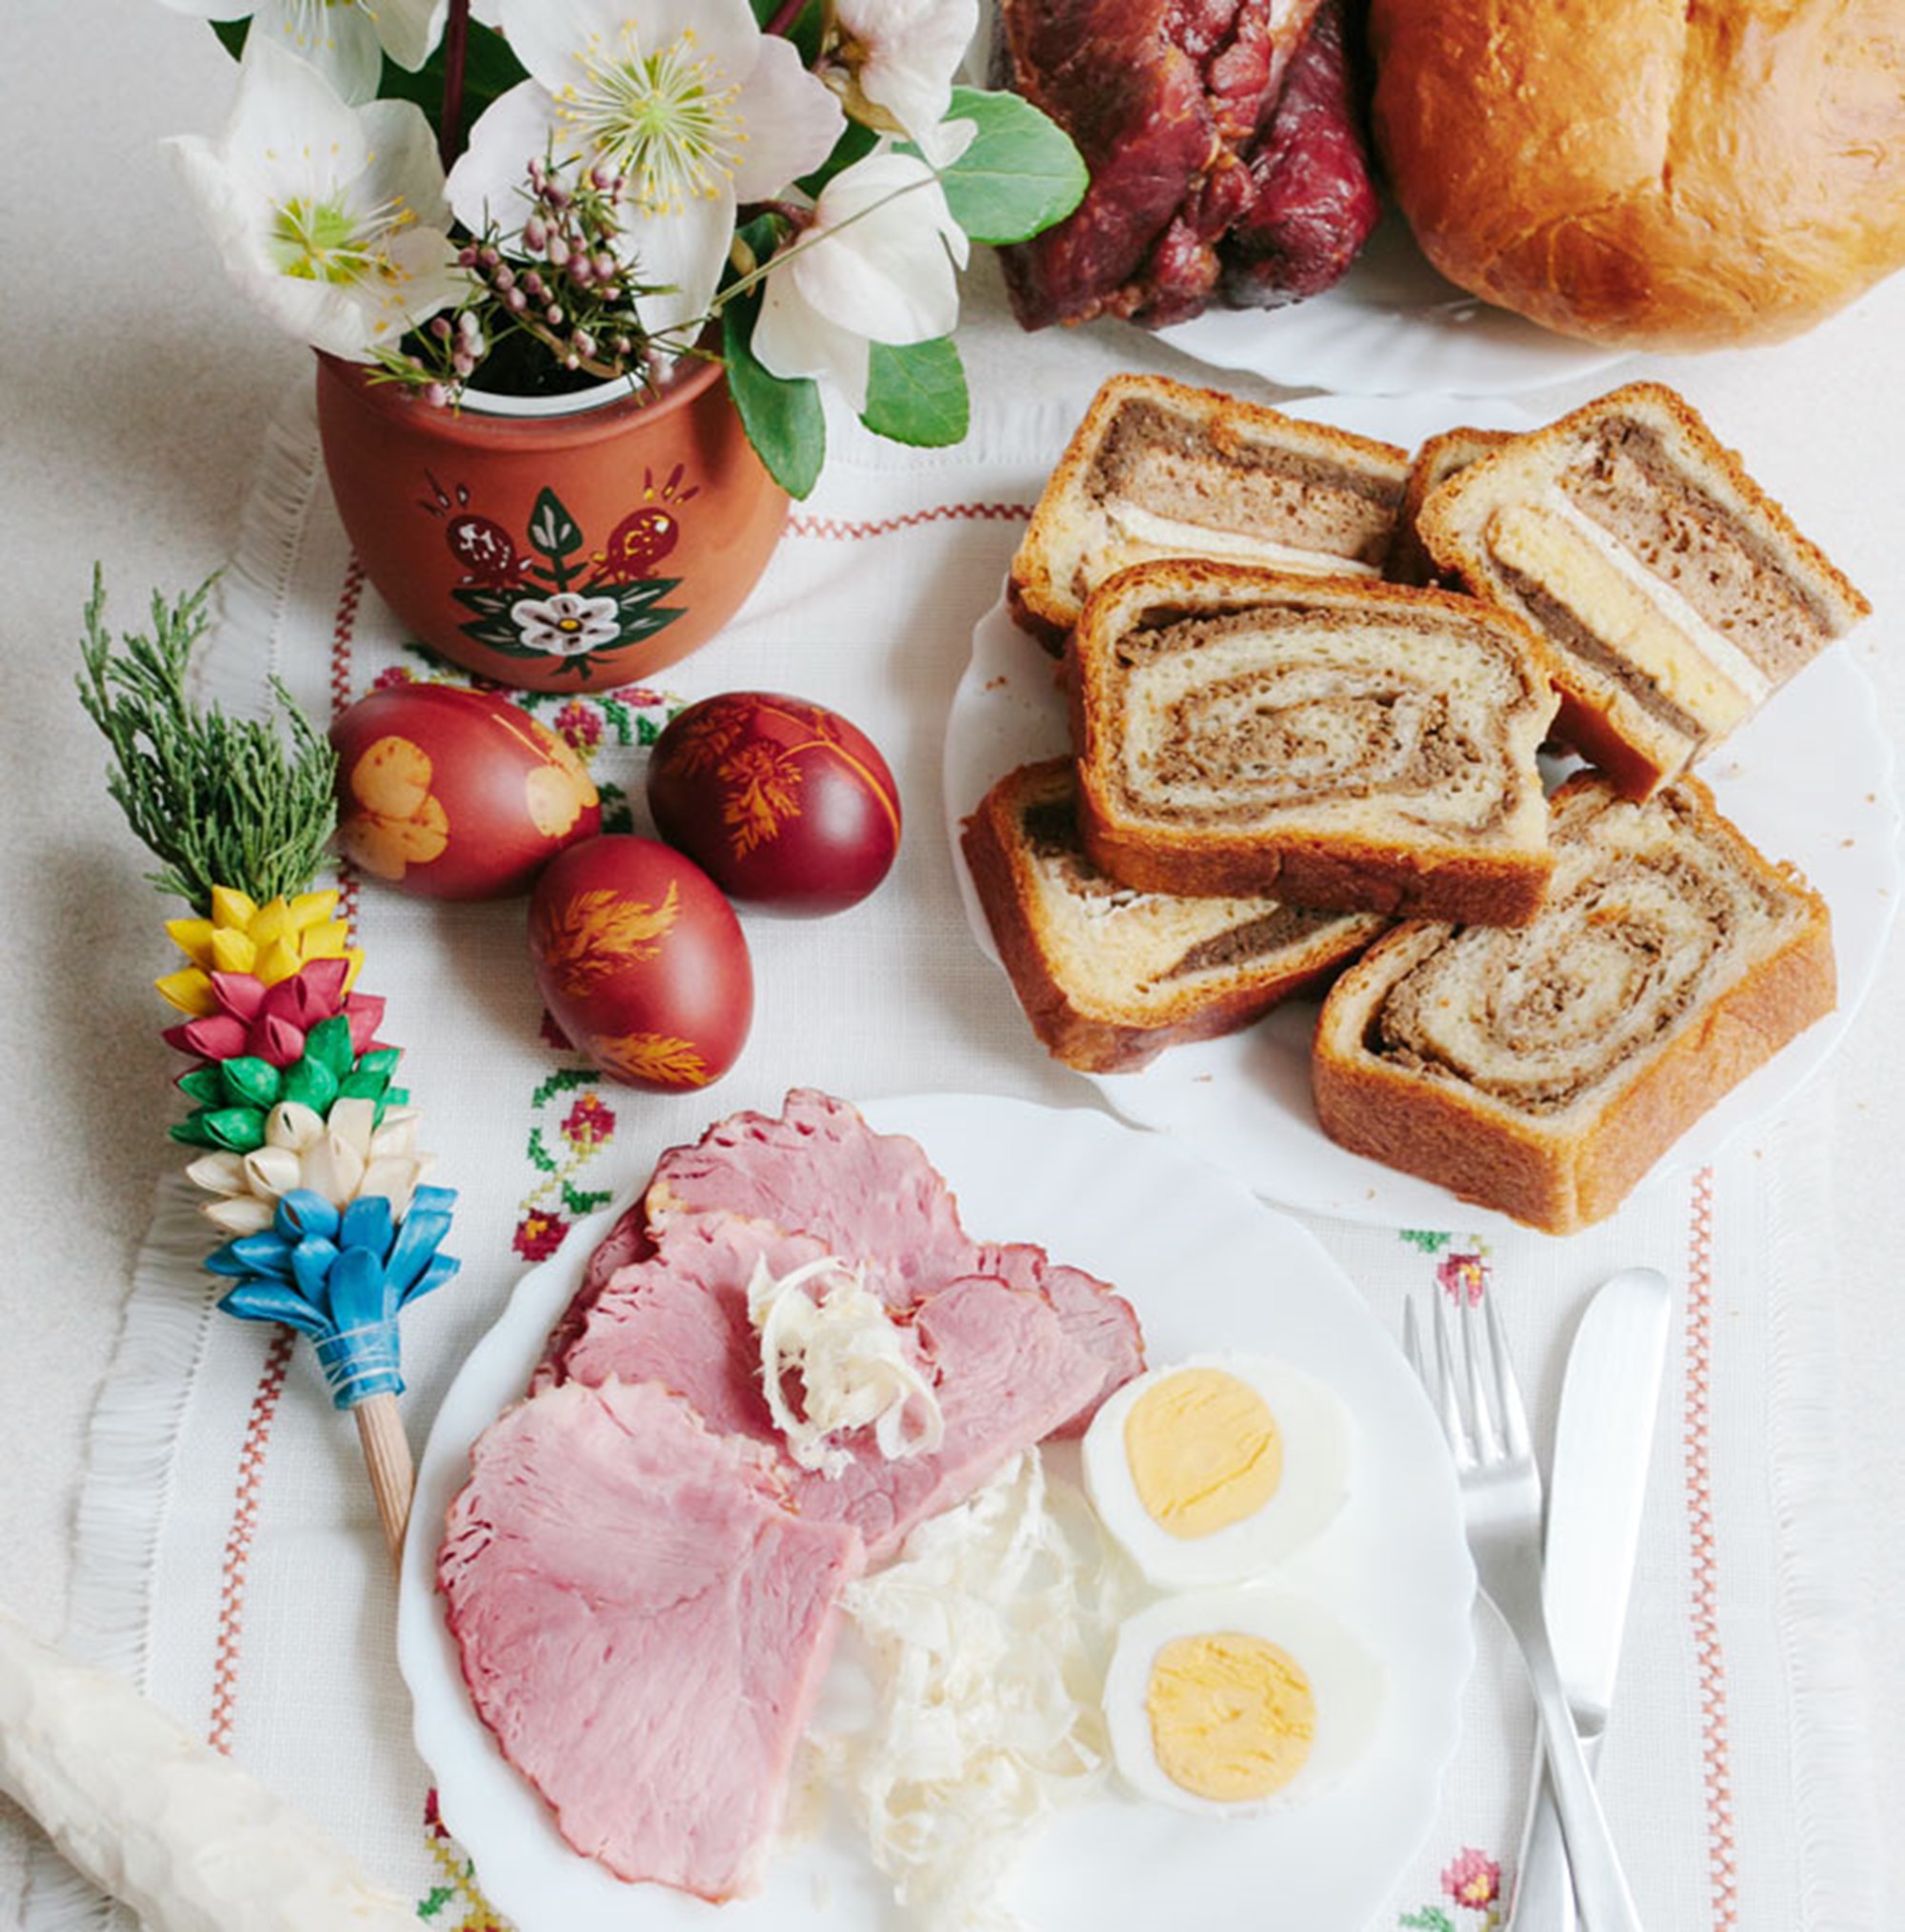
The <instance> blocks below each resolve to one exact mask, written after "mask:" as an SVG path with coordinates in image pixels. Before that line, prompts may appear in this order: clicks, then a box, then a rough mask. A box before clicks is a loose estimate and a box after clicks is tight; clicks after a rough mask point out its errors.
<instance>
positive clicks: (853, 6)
mask: <svg viewBox="0 0 1905 1932" xmlns="http://www.w3.org/2000/svg"><path fill="white" fill-rule="evenodd" d="M834 19H835V21H836V23H837V24H838V26H839V29H840V30H841V32H842V33H844V34H845V35H846V37H847V41H848V46H847V49H846V55H847V59H848V63H849V65H850V66H852V67H853V68H854V69H855V79H856V80H857V82H858V85H859V90H860V92H861V93H862V94H864V95H865V96H866V98H867V99H868V100H869V101H871V102H872V104H873V106H874V107H876V108H881V109H884V110H885V111H886V112H887V113H888V114H889V115H890V116H891V117H892V120H893V122H894V123H895V124H896V126H897V127H898V129H899V130H900V131H902V132H903V133H905V134H906V135H908V136H909V137H910V138H911V139H912V141H913V143H914V144H915V145H916V146H917V147H918V149H919V151H920V152H921V153H923V154H924V155H925V156H926V158H927V159H928V160H929V161H932V162H934V163H936V164H937V165H938V166H941V167H944V166H945V165H946V163H947V162H949V161H952V160H954V159H956V158H957V157H958V155H959V153H960V152H961V151H963V150H964V148H965V146H966V143H967V141H968V140H970V139H971V137H972V133H973V126H972V123H971V122H969V121H958V122H954V123H953V124H952V125H951V126H947V125H946V111H947V109H948V108H950V107H951V106H952V104H953V76H954V75H955V74H956V73H957V72H958V70H959V63H960V61H961V60H963V59H964V58H965V54H966V49H967V47H968V46H969V45H970V44H971V42H972V38H973V33H974V32H975V31H976V30H977V29H978V25H979V0H835V6H834Z"/></svg>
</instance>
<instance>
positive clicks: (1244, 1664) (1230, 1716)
mask: <svg viewBox="0 0 1905 1932" xmlns="http://www.w3.org/2000/svg"><path fill="white" fill-rule="evenodd" d="M1384 1697H1385V1688H1384V1677H1383V1671H1382V1666H1381V1665H1380V1664H1379V1663H1378V1662H1377V1661H1376V1660H1374V1658H1373V1657H1372V1656H1371V1655H1370V1654H1369V1652H1368V1651H1366V1650H1365V1649H1364V1648H1363V1647H1362V1645H1361V1644H1360V1643H1358V1642H1357V1641H1356V1640H1355V1639H1354V1638H1353V1637H1352V1636H1351V1635H1350V1634H1349V1633H1348V1631H1346V1630H1345V1629H1344V1628H1343V1627H1342V1625H1341V1624H1339V1623H1338V1622H1337V1621H1336V1620H1335V1619H1334V1617H1332V1616H1331V1615H1330V1614H1329V1613H1328V1612H1327V1611H1325V1610H1323V1609H1321V1608H1319V1607H1318V1606H1317V1605H1316V1604H1314V1603H1312V1602H1310V1601H1309V1600H1307V1599H1305V1598H1301V1597H1295V1596H1290V1595H1287V1594H1285V1593H1283V1592H1280V1591H1273V1590H1261V1589H1256V1590H1227V1591H1199V1592H1193V1593H1190V1594H1187V1595H1185V1596H1181V1597H1167V1598H1165V1599H1163V1600H1161V1601H1159V1602H1156V1603H1153V1605H1152V1606H1151V1607H1150V1608H1149V1609H1148V1610H1143V1611H1140V1612H1139V1613H1138V1615H1136V1616H1135V1617H1133V1618H1131V1619H1130V1620H1128V1621H1127V1622H1126V1623H1125V1624H1124V1625H1123V1626H1122V1627H1121V1628H1120V1630H1119V1632H1118V1640H1117V1648H1116V1650H1115V1651H1114V1653H1113V1658H1112V1665H1111V1669H1110V1671H1109V1672H1108V1673H1107V1675H1106V1679H1105V1721H1106V1726H1107V1729H1108V1730H1109V1732H1110V1736H1111V1742H1112V1753H1113V1758H1114V1759H1115V1760H1116V1762H1117V1767H1118V1772H1119V1775H1120V1776H1121V1777H1122V1778H1123V1779H1124V1781H1126V1783H1127V1784H1129V1785H1130V1786H1131V1788H1132V1790H1133V1792H1134V1793H1135V1794H1136V1795H1137V1796H1138V1797H1140V1798H1151V1799H1156V1800H1158V1801H1161V1802H1163V1803H1166V1804H1173V1805H1176V1806H1178V1807H1179V1808H1180V1809H1182V1810H1186V1811H1197V1812H1204V1813H1214V1814H1217V1815H1222V1816H1230V1815H1235V1814H1248V1813H1253V1812H1260V1811H1267V1810H1273V1809H1280V1808H1281V1807H1283V1806H1285V1805H1291V1804H1300V1803H1303V1802H1304V1801H1307V1800H1308V1799H1311V1798H1313V1797H1315V1796H1316V1795H1317V1794H1318V1793H1320V1792H1322V1791H1324V1790H1327V1789H1328V1788H1329V1787H1330V1786H1331V1785H1332V1784H1333V1783H1334V1782H1335V1781H1337V1780H1338V1779H1340V1778H1341V1777H1342V1776H1343V1774H1344V1773H1345V1772H1347V1771H1348V1770H1350V1769H1351V1767H1352V1766H1353V1765H1354V1763H1355V1762H1356V1761H1357V1760H1358V1759H1359V1758H1360V1757H1361V1756H1362V1754H1363V1753H1364V1752H1365V1751H1366V1750H1367V1749H1368V1747H1369V1745H1370V1742H1371V1741H1372V1740H1373V1739H1374V1736H1375V1733H1376V1728H1377V1726H1378V1724H1379V1722H1380V1721H1381V1716H1382V1706H1383V1700H1384Z"/></svg>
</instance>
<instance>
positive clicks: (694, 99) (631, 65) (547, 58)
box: [450, 0, 846, 334]
mask: <svg viewBox="0 0 1905 1932" xmlns="http://www.w3.org/2000/svg"><path fill="white" fill-rule="evenodd" d="M502 20H503V30H504V32H505V33H506V34H507V35H508V36H509V41H510V47H511V51H512V52H513V53H514V54H515V55H516V57H517V59H518V60H520V61H521V62H522V64H523V65H524V67H526V68H527V69H528V70H529V71H530V74H531V79H529V80H527V81H525V82H523V84H522V85H521V86H519V87H515V88H512V89H511V91H509V92H508V93H506V94H504V95H503V96H502V98H501V99H499V100H497V101H496V102H494V103H493V104H492V105H491V107H490V109H489V110H488V111H487V112H486V113H485V114H484V115H483V117H482V118H481V119H480V120H479V121H478V122H477V123H476V126H475V128H474V129H473V130H472V131H471V136H470V146H469V149H468V151H466V152H465V154H464V155H463V157H462V159H461V160H459V161H458V162H457V164H456V166H455V167H454V168H453V169H452V170H451V175H450V198H451V204H452V205H453V206H454V208H455V210H456V212H457V215H458V217H459V218H460V219H461V220H462V221H463V222H464V224H465V225H466V226H467V227H469V228H470V229H471V230H472V231H478V232H480V231H482V230H483V229H484V228H485V227H486V226H487V225H488V223H489V222H490V221H491V220H492V219H493V220H494V221H496V222H497V223H498V224H499V225H500V226H501V227H502V228H503V229H504V230H505V231H512V230H513V229H514V228H515V226H516V225H517V221H518V216H517V214H516V211H517V209H518V208H519V207H520V206H521V200H522V187H523V181H524V177H525V174H526V172H527V170H528V167H529V164H530V162H531V159H538V158H540V157H541V156H542V155H543V154H545V153H546V152H548V151H551V147H552V148H553V151H554V153H555V155H556V158H557V160H558V161H559V162H568V161H577V162H580V163H582V164H583V165H585V166H588V167H600V168H604V169H606V170H607V171H609V172H610V173H611V174H612V175H618V176H620V177H621V178H622V180H623V184H624V185H623V190H622V207H621V210H620V213H621V218H622V234H621V237H620V240H619V243H618V250H619V252H620V254H621V257H622V260H623V262H624V264H625V266H626V267H627V268H628V269H629V270H630V272H632V274H634V275H635V276H636V277H637V278H638V279H639V280H640V281H641V282H642V283H644V284H649V285H654V286H657V287H659V288H662V289H664V290H666V291H667V292H665V293H659V294H655V295H651V296H647V297H644V298H643V300H642V303H641V311H642V320H643V323H644V325H645V326H646V327H647V329H648V331H649V332H650V333H651V334H664V333H667V332H670V331H672V330H676V329H679V328H680V327H681V326H682V325H683V324H685V323H691V322H693V321H694V320H696V319H697V318H698V317H700V316H701V315H703V314H705V313H706V312H707V311H708V307H709V304H710V303H711V302H712V299H713V296H714V290H715V285H716V284H717V283H718V282H719V280H720V276H721V268H722V264H723V263H724V262H725V261H726V260H727V258H728V250H729V246H730V244H731V242H732V238H733V231H734V209H735V206H736V204H737V203H738V202H743V201H760V200H763V199H766V198H767V197H769V196H772V195H775V194H778V193H779V192H780V191H782V190H783V189H785V188H786V187H787V186H788V184H789V183H790V182H792V181H794V180H796V179H797V178H798V177H799V176H801V175H803V174H806V173H808V172H809V171H812V169H815V168H817V167H819V165H820V164H821V162H823V161H824V160H825V159H826V158H827V156H828V155H829V154H830V153H832V151H833V144H834V143H835V142H836V141H837V140H838V139H839V137H840V134H841V131H842V130H843V129H844V128H845V126H846V120H845V116H844V115H843V114H842V113H841V111H840V104H839V103H838V102H837V101H836V100H835V99H834V98H833V96H832V94H831V93H830V92H829V91H827V89H826V87H825V86H823V85H822V83H821V82H819V81H818V80H816V79H815V78H814V77H813V75H812V74H811V73H809V72H808V71H807V70H806V68H804V67H803V66H802V65H801V61H800V56H799V54H797V53H796V52H795V51H794V50H793V48H792V46H791V45H790V44H789V43H788V42H787V41H785V40H783V39H781V38H780V37H779V36H778V35H775V34H763V33H762V31H761V30H760V28H759V26H758V25H757V24H756V23H755V20H754V16H753V13H752V10H751V9H750V7H749V5H748V0H502Z"/></svg>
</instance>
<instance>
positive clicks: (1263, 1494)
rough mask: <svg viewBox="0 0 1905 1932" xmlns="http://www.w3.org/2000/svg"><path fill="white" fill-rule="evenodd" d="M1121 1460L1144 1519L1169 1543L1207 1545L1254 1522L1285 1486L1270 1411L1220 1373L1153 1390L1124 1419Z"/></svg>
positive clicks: (1197, 1374)
mask: <svg viewBox="0 0 1905 1932" xmlns="http://www.w3.org/2000/svg"><path fill="white" fill-rule="evenodd" d="M1124 1440H1125V1460H1126V1462H1127V1463H1128V1464H1129V1466H1130V1469H1131V1474H1132V1482H1133V1487H1134V1488H1135V1489H1136V1491H1137V1496H1138V1500H1139V1501H1140V1502H1142V1503H1143V1505H1144V1507H1145V1510H1146V1513H1147V1514H1148V1515H1149V1516H1150V1517H1151V1519H1152V1520H1153V1522H1155V1523H1157V1524H1158V1525H1159V1527H1160V1528H1162V1529H1164V1530H1167V1531H1168V1532H1169V1533H1170V1534H1171V1535H1172V1536H1174V1537H1185V1538H1192V1537H1207V1536H1211V1535H1213V1533H1214V1532H1216V1531H1218V1530H1221V1529H1228V1528H1229V1527H1230V1526H1231V1524H1233V1523H1235V1522H1241V1521H1242V1520H1243V1519H1245V1518H1246V1517H1250V1516H1254V1515H1255V1514H1256V1512H1257V1511H1258V1510H1260V1509H1261V1508H1262V1507H1263V1506H1264V1504H1265V1503H1267V1502H1268V1501H1269V1500H1270V1499H1271V1498H1272V1497H1273V1496H1274V1495H1275V1494H1276V1490H1277V1485H1278V1484H1279V1483H1280V1482H1281V1481H1282V1479H1283V1439H1282V1436H1281V1435H1280V1433H1279V1432H1278V1430H1277V1426H1276V1418H1275V1417H1274V1416H1273V1414H1272V1413H1271V1409H1270V1404H1269V1403H1268V1402H1266V1401H1265V1400H1264V1399H1263V1398H1262V1396H1260V1395H1259V1394H1258V1393H1257V1392H1256V1390H1255V1389H1253V1388H1252V1387H1251V1385H1250V1384H1249V1383H1248V1382H1245V1381H1242V1380H1239V1379H1238V1378H1237V1377H1235V1376H1233V1375H1231V1374H1229V1373H1227V1372H1226V1371H1225V1370H1223V1369H1216V1368H1187V1369H1183V1370H1180V1371H1179V1372H1178V1373H1176V1374H1175V1375H1169V1376H1166V1377H1165V1378H1164V1379H1162V1380H1161V1381H1157V1382H1154V1383H1153V1384H1152V1386H1151V1387H1149V1388H1148V1389H1146V1390H1145V1391H1144V1393H1143V1394H1142V1395H1141V1396H1140V1397H1139V1398H1138V1399H1137V1400H1136V1401H1135V1402H1134V1403H1133V1405H1132V1407H1131V1410H1130V1412H1129V1413H1128V1414H1127V1415H1126V1417H1125V1430H1124Z"/></svg>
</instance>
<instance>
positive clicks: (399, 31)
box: [163, 0, 450, 102]
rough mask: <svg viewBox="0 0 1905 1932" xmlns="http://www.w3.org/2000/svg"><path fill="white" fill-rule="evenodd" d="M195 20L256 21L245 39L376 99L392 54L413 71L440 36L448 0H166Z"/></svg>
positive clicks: (348, 94)
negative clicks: (255, 0)
mask: <svg viewBox="0 0 1905 1932" xmlns="http://www.w3.org/2000/svg"><path fill="white" fill-rule="evenodd" d="M163 4H164V5H165V6H168V7H170V8H171V9H172V10H173V11H174V12H178V13H190V14H191V16H192V17H193V18H194V19H197V20H243V19H245V18H247V17H248V16H249V17H250V19H251V40H249V41H248V42H247V43H246V45H247V48H248V50H249V48H250V47H251V45H252V44H253V43H255V42H267V43H269V44H270V45H271V46H273V47H279V48H283V49H284V50H285V51H286V52H288V53H294V54H296V55H297V56H298V57H299V59H301V60H308V61H310V62H311V65H312V66H313V67H315V68H316V69H317V70H318V71H319V72H320V73H322V74H323V75H324V77H325V78H326V79H327V80H328V81H329V82H330V83H331V86H332V87H333V88H335V89H336V90H337V91H338V93H339V94H341V95H342V96H343V97H344V99H345V100H347V101H352V102H361V101H368V100H371V99H374V98H375V96H376V92H377V78H378V71H379V70H380V68H381V67H382V65H383V57H384V55H385V54H387V53H388V54H389V55H390V56H391V59H392V60H393V61H395V62H396V64H397V65H398V66H399V67H403V68H409V69H410V70H411V72H412V73H414V72H415V71H416V70H417V69H418V68H420V67H421V66H422V65H423V64H424V62H425V61H427V60H428V59H429V58H430V56H431V52H432V51H433V50H434V49H435V47H436V43H437V42H438V41H439V40H440V39H441V38H442V37H443V23H444V20H445V18H446V17H447V15H448V14H449V11H450V0H263V4H262V5H259V6H251V5H247V4H246V0H163Z"/></svg>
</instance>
